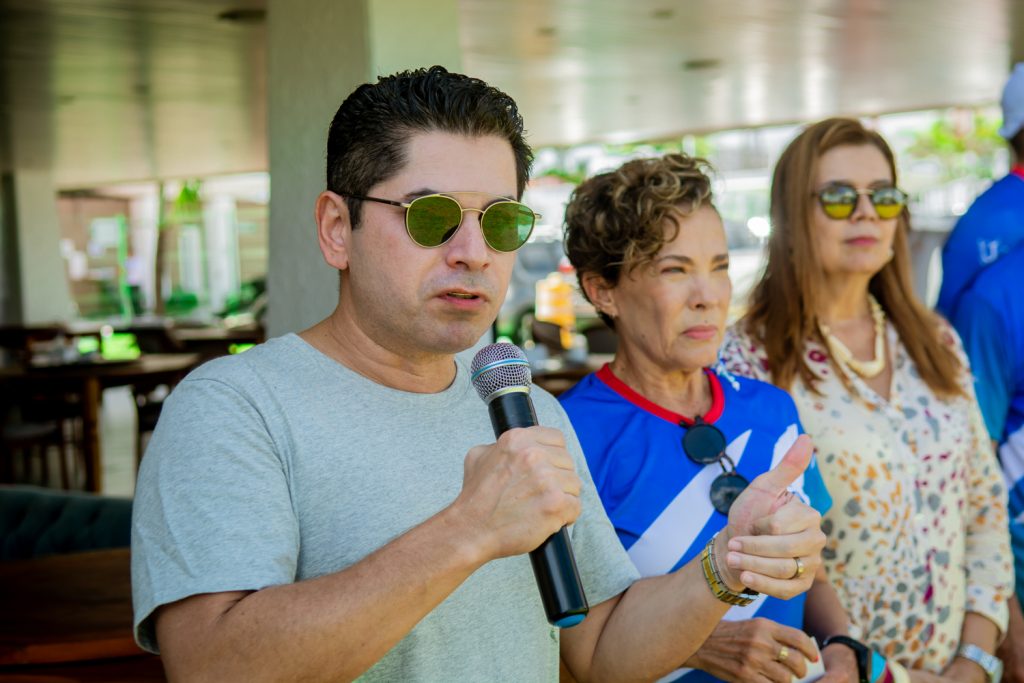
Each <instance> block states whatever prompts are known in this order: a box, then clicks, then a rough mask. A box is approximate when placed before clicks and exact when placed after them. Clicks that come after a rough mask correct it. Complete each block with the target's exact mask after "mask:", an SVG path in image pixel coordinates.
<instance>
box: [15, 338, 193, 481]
mask: <svg viewBox="0 0 1024 683" xmlns="http://www.w3.org/2000/svg"><path fill="white" fill-rule="evenodd" d="M200 361H201V357H200V356H199V354H195V353H170V354H163V353H151V354H144V355H142V356H139V357H138V358H136V359H134V360H124V361H104V360H97V361H93V362H75V363H67V364H57V365H51V366H46V367H33V366H31V365H24V364H20V365H11V366H5V367H0V391H3V392H10V395H11V396H14V397H15V399H17V397H18V394H19V393H21V394H22V395H27V394H28V392H36V393H42V394H51V395H54V396H63V395H76V396H79V397H80V404H81V405H80V407H79V414H80V417H81V420H82V444H81V446H82V452H83V458H84V461H85V463H84V464H85V489H86V490H87V491H94V492H99V491H101V490H102V487H103V482H102V471H103V469H102V466H101V454H102V450H101V446H100V428H99V409H100V400H101V395H102V392H103V390H104V389H108V388H110V387H119V386H128V385H132V386H133V387H135V388H136V390H139V389H141V388H147V387H151V386H154V385H158V384H167V385H168V386H173V385H174V384H176V383H177V382H178V381H179V380H180V379H181V378H182V377H184V376H185V375H186V374H187V373H188V372H189V370H191V369H192V368H194V367H195V366H196V365H197V364H198V363H199V362H200Z"/></svg>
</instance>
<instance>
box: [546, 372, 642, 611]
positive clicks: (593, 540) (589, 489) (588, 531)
mask: <svg viewBox="0 0 1024 683" xmlns="http://www.w3.org/2000/svg"><path fill="white" fill-rule="evenodd" d="M535 398H536V401H535V402H536V404H537V411H538V414H540V415H541V422H542V423H543V424H548V425H549V426H552V427H556V428H557V429H559V430H561V431H562V433H563V434H565V440H566V445H567V446H568V448H569V452H570V453H571V454H572V456H573V459H574V460H575V462H576V472H577V474H579V476H580V479H582V480H583V489H582V491H581V493H580V506H581V512H580V516H579V518H578V519H577V520H576V522H575V523H574V524H573V525H572V529H571V533H570V536H571V539H572V547H573V554H574V555H575V557H576V566H577V568H578V569H579V571H580V578H581V580H582V581H583V589H584V592H585V593H586V596H587V602H589V603H590V604H591V605H597V604H600V603H602V602H604V601H605V600H608V599H610V598H613V597H615V596H616V595H619V594H620V593H622V592H623V591H625V590H626V589H627V588H629V586H630V585H632V584H633V582H634V581H636V580H637V579H639V578H640V575H639V574H638V573H637V570H636V567H634V566H633V562H632V560H630V559H629V555H627V554H626V551H625V549H624V548H623V547H622V543H620V542H619V537H618V536H617V535H616V533H615V528H614V527H613V526H612V523H611V521H610V520H609V519H608V515H607V514H606V513H605V509H604V505H602V504H601V499H600V498H599V497H598V494H597V489H596V488H595V487H594V481H593V479H592V478H591V476H590V470H589V468H588V467H587V461H586V458H584V457H583V450H582V448H581V447H580V443H579V440H578V439H577V437H576V432H575V431H574V430H573V428H572V424H571V423H570V422H569V417H568V415H566V413H565V411H564V410H563V409H562V407H561V406H560V405H559V404H558V402H557V401H556V400H555V398H554V397H553V396H551V395H550V394H548V393H547V392H544V391H539V390H538V391H536V394H535ZM548 416H550V418H548ZM546 418H548V419H546ZM549 420H550V421H549Z"/></svg>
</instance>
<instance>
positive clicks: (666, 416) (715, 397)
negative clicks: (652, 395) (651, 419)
mask: <svg viewBox="0 0 1024 683" xmlns="http://www.w3.org/2000/svg"><path fill="white" fill-rule="evenodd" d="M704 374H705V375H707V376H708V383H709V384H710V385H711V409H710V410H708V412H707V413H705V414H704V415H703V416H701V419H702V420H703V421H704V422H707V423H708V424H711V423H713V422H715V420H717V419H718V418H720V417H722V411H723V410H725V393H724V392H723V391H722V382H721V381H720V380H719V379H718V375H716V374H715V373H713V372H712V371H711V370H710V369H708V368H704ZM596 375H597V378H598V379H599V380H601V381H602V382H604V383H605V384H606V385H607V386H608V388H609V389H611V390H612V391H614V392H615V393H616V394H618V395H619V396H621V397H622V398H624V399H626V400H627V401H629V402H630V403H632V404H633V405H635V406H636V407H638V408H642V409H643V410H646V411H647V412H649V413H651V414H653V415H657V416H658V417H660V418H661V419H663V420H668V421H669V422H671V423H672V424H676V425H677V424H685V425H687V426H689V425H692V424H693V419H692V418H689V417H686V416H685V415H680V414H679V413H677V412H675V411H672V410H669V409H668V408H664V407H662V406H659V405H658V404H657V403H655V402H654V401H651V400H650V399H648V398H645V397H644V396H642V395H641V394H639V393H637V392H636V391H634V390H633V389H631V388H630V387H629V386H628V385H627V384H626V383H625V382H623V381H622V380H621V379H619V378H618V377H616V376H615V373H614V372H612V368H611V366H610V365H609V364H608V363H605V364H604V365H603V366H602V367H601V369H600V370H598V371H597V373H596Z"/></svg>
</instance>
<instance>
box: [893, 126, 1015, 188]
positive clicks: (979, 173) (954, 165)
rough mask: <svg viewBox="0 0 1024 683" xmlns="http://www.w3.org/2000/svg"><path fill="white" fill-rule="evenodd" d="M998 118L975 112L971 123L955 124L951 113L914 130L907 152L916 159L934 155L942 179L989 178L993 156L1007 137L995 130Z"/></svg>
mask: <svg viewBox="0 0 1024 683" xmlns="http://www.w3.org/2000/svg"><path fill="white" fill-rule="evenodd" d="M998 130H999V124H998V122H997V121H995V120H993V119H990V118H988V117H986V116H985V115H983V114H981V113H980V112H979V113H975V114H974V116H973V117H972V119H971V122H970V125H959V126H958V125H956V124H955V123H954V122H953V120H951V118H950V117H944V118H942V119H939V120H938V121H936V122H935V123H933V124H932V125H931V126H930V127H929V128H928V129H927V130H924V131H921V132H918V133H914V134H913V143H912V144H911V145H910V146H909V147H908V148H907V153H908V154H910V155H911V156H913V157H916V158H918V159H933V160H934V161H935V162H937V163H938V164H939V166H940V167H941V168H942V171H943V173H942V174H943V177H944V179H945V180H955V179H957V178H963V177H965V176H974V177H978V178H991V177H992V169H993V166H994V158H995V154H996V152H997V151H999V150H1001V149H1002V148H1003V147H1004V146H1005V145H1006V141H1005V140H1003V139H1002V138H1001V137H1000V136H999V133H998Z"/></svg>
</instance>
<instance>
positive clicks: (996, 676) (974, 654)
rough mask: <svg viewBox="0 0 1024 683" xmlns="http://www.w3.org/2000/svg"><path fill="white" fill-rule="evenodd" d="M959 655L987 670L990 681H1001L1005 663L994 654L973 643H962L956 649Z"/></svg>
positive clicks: (995, 682) (994, 682)
mask: <svg viewBox="0 0 1024 683" xmlns="http://www.w3.org/2000/svg"><path fill="white" fill-rule="evenodd" d="M956 655H957V657H963V658H964V659H969V660H971V661H972V662H974V663H975V664H977V665H978V666H980V667H981V668H982V669H984V670H985V676H986V678H987V679H988V681H989V683H999V680H1000V679H1001V678H1002V674H1003V663H1002V662H1001V661H1000V660H999V658H998V657H996V656H995V655H993V654H989V653H988V652H985V650H983V649H981V648H980V647H978V646H977V645H975V644H973V643H966V644H964V645H961V646H960V648H959V649H958V650H957V651H956Z"/></svg>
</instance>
